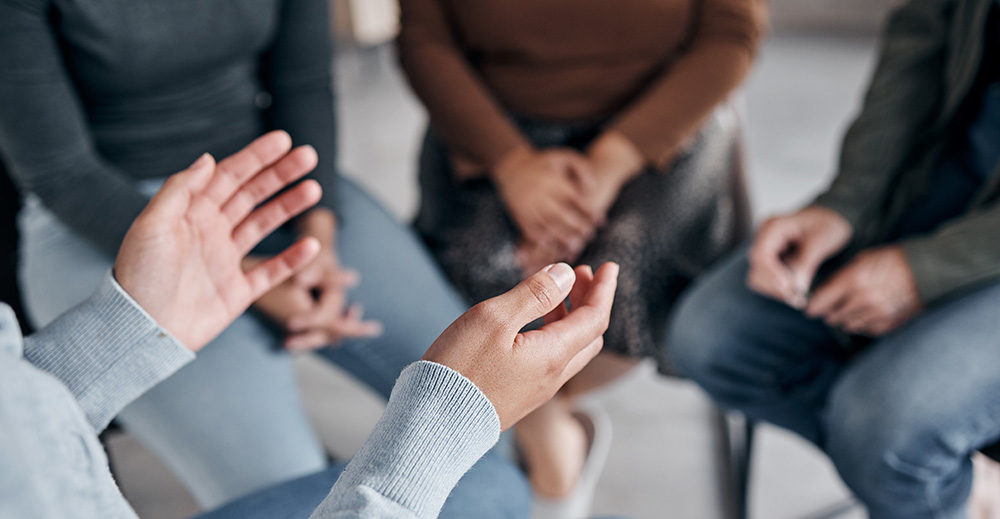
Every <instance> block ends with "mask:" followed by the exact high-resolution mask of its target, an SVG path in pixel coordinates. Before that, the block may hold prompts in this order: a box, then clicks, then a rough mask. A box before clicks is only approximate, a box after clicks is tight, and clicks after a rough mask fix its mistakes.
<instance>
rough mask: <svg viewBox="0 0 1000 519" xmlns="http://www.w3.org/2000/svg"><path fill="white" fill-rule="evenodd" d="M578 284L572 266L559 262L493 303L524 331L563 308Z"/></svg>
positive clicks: (497, 298) (519, 284) (521, 283)
mask: <svg viewBox="0 0 1000 519" xmlns="http://www.w3.org/2000/svg"><path fill="white" fill-rule="evenodd" d="M575 281H576V273H575V272H573V268H572V267H570V266H569V265H567V264H565V263H555V264H552V265H549V266H548V267H545V268H543V269H542V270H539V271H538V272H535V273H534V274H533V275H531V276H530V277H528V278H527V279H525V280H524V281H522V282H520V283H518V285H517V286H515V287H514V288H512V289H511V290H510V291H509V292H507V293H505V294H502V295H499V296H497V297H496V298H494V300H493V302H494V304H496V305H497V307H499V310H500V311H502V312H504V313H505V314H506V316H507V317H508V318H509V319H510V320H511V321H512V324H514V325H516V326H517V330H520V329H521V328H523V327H524V326H525V325H527V324H528V323H531V322H533V321H535V320H537V319H540V318H542V317H544V316H545V315H546V314H548V313H549V312H551V311H552V310H553V309H555V308H556V307H557V306H558V305H561V304H562V303H563V301H564V300H565V299H566V297H567V296H568V295H569V293H570V290H571V289H572V288H573V283H574V282H575Z"/></svg>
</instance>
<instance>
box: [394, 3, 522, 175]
mask: <svg viewBox="0 0 1000 519" xmlns="http://www.w3.org/2000/svg"><path fill="white" fill-rule="evenodd" d="M400 14H401V30H400V35H399V41H398V48H399V59H400V62H401V64H402V66H403V71H404V72H405V74H406V77H407V79H408V80H409V82H410V85H411V86H412V87H413V90H414V92H415V93H416V94H417V97H419V98H420V100H421V101H423V103H424V106H426V107H427V111H428V113H429V114H430V118H431V123H432V124H433V126H434V129H435V130H436V131H438V133H440V134H441V137H442V138H443V139H444V140H445V142H447V143H448V144H449V145H450V146H452V147H453V148H454V151H456V152H457V153H459V154H461V155H462V156H464V157H465V158H468V159H470V160H472V161H473V162H475V163H477V164H481V165H483V166H485V167H487V168H492V167H493V166H495V165H496V164H497V163H498V162H499V161H500V159H501V158H503V157H504V156H505V155H506V154H507V153H509V152H510V151H512V150H514V149H515V148H518V147H520V146H530V143H528V141H527V139H525V138H524V137H523V136H522V135H521V133H520V131H519V130H518V129H517V128H516V127H515V126H514V124H513V123H512V122H510V120H509V119H507V116H506V114H505V113H504V111H503V109H502V108H501V107H500V104H499V103H498V102H497V101H496V99H495V98H494V97H493V96H492V94H491V93H490V92H489V90H488V89H487V88H486V86H485V85H484V84H483V82H482V80H481V79H480V78H479V76H478V75H477V74H476V72H475V71H474V70H473V69H472V67H471V66H470V65H469V63H468V61H466V57H465V55H464V53H463V52H462V50H461V49H460V48H459V45H458V42H456V41H455V35H454V33H453V31H452V27H451V24H450V20H449V17H448V13H447V12H446V11H445V8H444V6H443V5H442V3H441V2H440V0H402V1H401V2H400Z"/></svg>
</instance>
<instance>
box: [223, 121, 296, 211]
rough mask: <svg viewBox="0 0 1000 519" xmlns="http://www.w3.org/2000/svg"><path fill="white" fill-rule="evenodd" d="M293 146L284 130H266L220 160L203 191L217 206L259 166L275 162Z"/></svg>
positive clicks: (231, 194) (254, 172) (255, 172)
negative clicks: (263, 133)
mask: <svg viewBox="0 0 1000 519" xmlns="http://www.w3.org/2000/svg"><path fill="white" fill-rule="evenodd" d="M290 149H292V138H291V137H290V136H289V135H288V134H287V133H286V132H284V131H281V130H278V131H273V132H270V133H267V134H265V135H263V136H262V137H258V138H257V139H256V140H254V141H253V142H251V143H250V144H248V145H247V146H246V147H245V148H243V149H242V150H240V151H238V152H236V153H235V154H233V155H231V156H229V157H227V158H226V159H225V160H223V161H222V162H219V165H218V167H217V168H216V169H215V175H213V176H212V179H211V180H210V181H209V182H208V185H207V186H205V190H204V194H205V196H207V197H208V198H209V199H210V200H211V201H212V202H213V203H215V204H217V206H222V204H223V203H225V201H226V200H229V198H230V197H231V196H233V194H234V193H236V191H237V190H238V189H239V188H240V186H242V185H243V184H244V182H246V181H247V180H248V179H250V178H251V177H253V176H254V175H256V174H257V172H259V171H260V170H262V169H264V168H266V167H268V166H270V165H271V164H274V163H275V162H277V161H278V159H280V158H281V157H283V156H285V154H286V153H288V150H290Z"/></svg>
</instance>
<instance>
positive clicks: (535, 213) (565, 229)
mask: <svg viewBox="0 0 1000 519" xmlns="http://www.w3.org/2000/svg"><path fill="white" fill-rule="evenodd" d="M588 169H589V166H588V164H587V161H586V160H585V159H584V158H583V156H581V155H580V154H579V153H576V152H575V151H572V150H568V149H551V150H545V151H535V150H531V149H518V150H515V151H513V152H511V153H510V154H509V155H508V156H507V157H505V158H504V159H503V160H502V161H501V162H500V164H499V165H498V166H497V167H496V168H495V170H494V171H493V173H492V178H493V181H494V183H495V184H496V186H497V190H498V191H499V194H500V198H501V199H502V200H503V202H504V205H505V206H506V207H507V210H508V212H509V213H510V215H511V218H512V219H513V220H514V224H515V225H516V226H517V228H518V230H519V231H520V232H521V234H522V237H523V238H524V240H525V241H527V242H531V243H534V244H538V245H540V246H542V247H543V248H545V247H548V248H552V249H554V250H557V251H559V256H560V258H568V257H574V256H576V255H578V254H579V253H580V252H581V251H583V248H584V247H585V246H586V245H587V243H588V242H589V241H590V240H591V238H592V237H593V235H594V231H595V228H596V225H597V223H598V221H599V218H598V217H597V215H595V214H593V213H591V212H590V211H589V208H588V207H587V205H586V203H585V202H584V201H583V190H584V187H583V185H582V184H581V182H583V181H584V179H585V178H589V176H590V174H589V173H588V172H587V171H586V170H588Z"/></svg>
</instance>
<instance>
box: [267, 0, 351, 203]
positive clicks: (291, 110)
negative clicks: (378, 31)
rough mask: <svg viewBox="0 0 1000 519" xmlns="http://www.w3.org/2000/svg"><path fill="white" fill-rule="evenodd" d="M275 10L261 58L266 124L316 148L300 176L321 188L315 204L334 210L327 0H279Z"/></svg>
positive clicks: (334, 139)
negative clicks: (312, 163)
mask: <svg viewBox="0 0 1000 519" xmlns="http://www.w3.org/2000/svg"><path fill="white" fill-rule="evenodd" d="M279 9H280V11H279V13H278V18H279V22H278V29H277V34H276V36H275V40H274V43H273V45H272V46H271V47H270V48H269V49H268V50H267V51H266V52H265V53H264V56H263V57H262V60H261V82H262V84H263V85H264V88H265V89H266V90H267V91H268V93H269V94H270V95H271V105H270V107H269V108H268V109H267V110H266V112H265V119H266V125H267V127H268V128H269V129H271V130H285V131H287V132H288V133H289V135H291V136H292V140H293V141H294V142H295V144H296V145H302V144H309V145H311V146H312V147H314V148H316V152H317V154H318V155H319V164H318V165H317V166H316V169H314V170H313V171H312V172H311V173H309V175H308V176H307V177H306V178H313V179H315V180H316V181H318V182H319V183H320V185H321V186H322V187H323V198H322V199H321V200H320V205H321V206H323V207H327V208H329V209H335V199H336V196H335V195H336V193H335V189H336V185H337V182H336V178H337V120H336V112H335V106H334V90H333V38H332V36H331V34H330V23H331V19H330V7H329V1H328V0H284V1H283V2H281V3H280V7H279Z"/></svg>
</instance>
